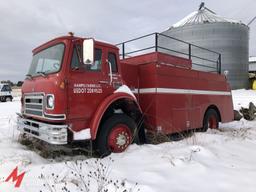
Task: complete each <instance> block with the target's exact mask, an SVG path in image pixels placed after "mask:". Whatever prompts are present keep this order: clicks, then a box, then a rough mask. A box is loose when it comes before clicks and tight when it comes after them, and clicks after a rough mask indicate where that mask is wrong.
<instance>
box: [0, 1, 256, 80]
mask: <svg viewBox="0 0 256 192" xmlns="http://www.w3.org/2000/svg"><path fill="white" fill-rule="evenodd" d="M200 2H201V0H91V1H89V0H73V1H71V0H6V1H4V0H1V2H0V80H12V81H14V82H16V81H18V80H23V79H24V77H25V74H26V73H27V71H28V68H29V65H30V62H31V58H32V53H31V50H32V49H33V48H35V47H37V46H38V45H40V44H42V43H44V42H46V41H48V40H50V39H52V38H55V37H57V36H60V35H66V34H67V33H68V32H69V31H72V32H74V33H75V35H77V36H83V37H95V38H96V39H102V40H105V41H108V42H112V43H114V44H115V43H118V42H121V41H124V40H127V39H130V38H134V37H137V36H140V35H143V34H147V33H151V32H161V31H163V30H165V29H167V28H168V27H170V26H171V25H172V24H174V23H176V22H177V21H179V20H181V19H182V18H184V17H185V16H187V15H188V14H190V13H191V12H193V11H195V10H197V9H198V6H199V4H200ZM204 2H205V4H206V6H207V7H208V8H210V9H212V10H213V11H215V12H216V13H218V14H219V15H222V16H225V17H228V18H232V19H236V20H241V21H243V22H244V23H246V24H247V23H248V22H249V21H250V20H251V19H252V18H253V17H254V16H256V12H255V10H256V1H255V0H225V1H224V0H205V1H204ZM250 55H254V56H256V21H255V22H254V23H253V24H252V25H251V29H250Z"/></svg>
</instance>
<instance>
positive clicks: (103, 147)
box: [96, 114, 137, 157]
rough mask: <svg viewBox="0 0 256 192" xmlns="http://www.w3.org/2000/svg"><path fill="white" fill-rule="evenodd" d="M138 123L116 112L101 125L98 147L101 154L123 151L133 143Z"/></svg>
mask: <svg viewBox="0 0 256 192" xmlns="http://www.w3.org/2000/svg"><path fill="white" fill-rule="evenodd" d="M136 127H137V126H136V123H135V122H134V120H133V119H132V118H130V117H129V116H127V115H125V114H115V115H113V116H112V117H110V118H109V119H107V120H106V121H105V122H104V123H103V124H102V125H101V127H100V130H99V134H98V135H97V139H96V147H97V149H98V152H99V154H100V156H102V157H104V156H107V155H109V154H110V153H112V152H113V153H121V152H123V151H125V150H126V149H127V147H128V146H129V145H130V144H131V143H132V140H133V133H134V130H136Z"/></svg>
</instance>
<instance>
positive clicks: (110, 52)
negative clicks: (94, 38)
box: [108, 51, 118, 73]
mask: <svg viewBox="0 0 256 192" xmlns="http://www.w3.org/2000/svg"><path fill="white" fill-rule="evenodd" d="M111 54H112V55H113V56H114V59H115V66H116V71H113V64H112V63H111V62H110V60H109V56H110V55H111ZM108 62H110V63H111V72H112V73H118V65H117V57H116V53H115V52H112V51H109V52H108Z"/></svg>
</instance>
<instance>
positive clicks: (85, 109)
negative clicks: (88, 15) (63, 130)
mask: <svg viewBox="0 0 256 192" xmlns="http://www.w3.org/2000/svg"><path fill="white" fill-rule="evenodd" d="M81 53H82V52H81V46H79V45H74V48H73V53H72V58H71V62H70V70H69V77H68V117H69V120H72V121H74V122H75V123H77V125H76V127H80V128H81V129H82V128H87V127H88V126H89V120H90V117H92V115H93V113H94V112H95V110H96V109H97V107H98V106H99V104H100V103H101V102H102V101H103V100H104V99H105V98H106V97H107V96H109V95H110V94H112V93H113V88H112V86H111V84H110V81H109V76H108V74H107V73H106V71H107V64H106V60H107V59H106V57H107V56H106V53H105V51H104V50H103V49H102V48H101V47H97V45H95V50H94V53H95V54H94V57H95V59H94V60H95V62H94V64H93V65H84V64H82V62H81V61H80V60H82V58H80V57H81V55H82V54H81ZM104 61H105V62H104ZM78 124H79V125H78ZM76 129H77V128H76Z"/></svg>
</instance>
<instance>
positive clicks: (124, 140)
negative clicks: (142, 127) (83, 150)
mask: <svg viewBox="0 0 256 192" xmlns="http://www.w3.org/2000/svg"><path fill="white" fill-rule="evenodd" d="M131 135H132V133H131V130H130V129H129V127H127V126H126V125H123V124H120V125H116V126H115V127H114V128H113V129H112V130H111V132H110V134H109V137H108V147H109V149H110V150H111V151H112V152H115V153H120V152H123V151H124V150H125V149H126V148H127V147H128V146H129V144H130V143H131V139H132V136H131Z"/></svg>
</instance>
